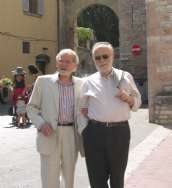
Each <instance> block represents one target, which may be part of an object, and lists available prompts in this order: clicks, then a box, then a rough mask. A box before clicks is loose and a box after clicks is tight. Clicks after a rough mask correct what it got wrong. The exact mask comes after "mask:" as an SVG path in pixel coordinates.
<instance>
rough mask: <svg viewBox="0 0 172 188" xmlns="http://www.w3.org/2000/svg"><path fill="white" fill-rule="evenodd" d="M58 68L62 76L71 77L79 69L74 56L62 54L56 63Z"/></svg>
mask: <svg viewBox="0 0 172 188" xmlns="http://www.w3.org/2000/svg"><path fill="white" fill-rule="evenodd" d="M56 67H57V70H58V71H59V74H60V75H63V76H70V75H71V74H72V73H73V72H75V70H76V68H77V64H76V63H75V62H74V57H73V54H62V55H61V56H60V58H59V60H58V61H57V63H56Z"/></svg>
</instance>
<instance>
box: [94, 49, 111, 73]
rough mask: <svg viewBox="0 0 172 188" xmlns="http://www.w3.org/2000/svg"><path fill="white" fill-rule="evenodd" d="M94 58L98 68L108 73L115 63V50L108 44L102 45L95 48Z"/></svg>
mask: <svg viewBox="0 0 172 188" xmlns="http://www.w3.org/2000/svg"><path fill="white" fill-rule="evenodd" d="M93 60H94V63H95V66H96V68H97V70H98V71H99V72H100V73H102V74H106V73H109V72H110V71H111V70H112V64H113V51H112V49H111V48H109V47H106V46H101V47H98V48H97V49H95V51H94V55H93Z"/></svg>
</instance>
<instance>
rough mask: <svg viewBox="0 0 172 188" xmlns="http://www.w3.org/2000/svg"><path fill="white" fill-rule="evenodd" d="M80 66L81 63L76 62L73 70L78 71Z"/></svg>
mask: <svg viewBox="0 0 172 188" xmlns="http://www.w3.org/2000/svg"><path fill="white" fill-rule="evenodd" d="M78 66H79V64H78V63H77V64H75V67H74V68H73V71H72V72H76V71H77V69H78Z"/></svg>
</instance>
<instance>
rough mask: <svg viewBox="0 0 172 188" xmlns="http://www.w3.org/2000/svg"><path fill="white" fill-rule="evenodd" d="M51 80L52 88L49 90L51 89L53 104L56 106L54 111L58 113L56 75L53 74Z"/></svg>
mask: <svg viewBox="0 0 172 188" xmlns="http://www.w3.org/2000/svg"><path fill="white" fill-rule="evenodd" d="M51 80H52V88H51V89H52V93H53V98H54V103H55V105H56V110H57V113H58V111H59V91H58V85H57V80H58V73H55V74H54V75H53V76H52V78H51ZM50 92H51V91H50Z"/></svg>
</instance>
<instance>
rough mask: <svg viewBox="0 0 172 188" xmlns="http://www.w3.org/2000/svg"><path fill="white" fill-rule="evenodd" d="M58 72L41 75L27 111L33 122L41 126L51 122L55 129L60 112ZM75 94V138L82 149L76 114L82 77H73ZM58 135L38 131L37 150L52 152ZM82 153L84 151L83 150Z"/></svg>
mask: <svg viewBox="0 0 172 188" xmlns="http://www.w3.org/2000/svg"><path fill="white" fill-rule="evenodd" d="M57 79H58V73H55V74H52V75H43V76H39V77H38V78H37V80H36V82H35V86H34V89H33V92H32V95H31V98H30V100H29V103H28V104H27V113H28V116H29V118H30V119H31V121H32V123H33V124H34V125H35V126H36V127H37V128H39V127H40V126H41V125H42V124H43V123H45V122H47V123H50V124H51V126H52V127H53V129H54V130H56V129H57V123H58V114H59V92H58V87H57ZM73 82H74V96H75V109H74V115H75V138H76V145H77V151H79V150H80V151H82V150H83V148H81V147H82V146H81V143H80V141H79V140H80V136H79V135H78V132H77V128H78V126H77V123H76V122H77V121H76V116H77V114H78V110H79V105H78V101H79V98H80V91H81V87H82V83H83V81H82V79H81V78H77V77H73ZM55 147H56V136H55V133H53V134H52V135H51V136H49V137H46V136H44V135H43V134H42V133H40V132H38V133H37V150H38V152H40V153H42V154H47V155H48V154H50V153H51V152H53V151H54V150H55ZM81 154H82V152H81Z"/></svg>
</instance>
